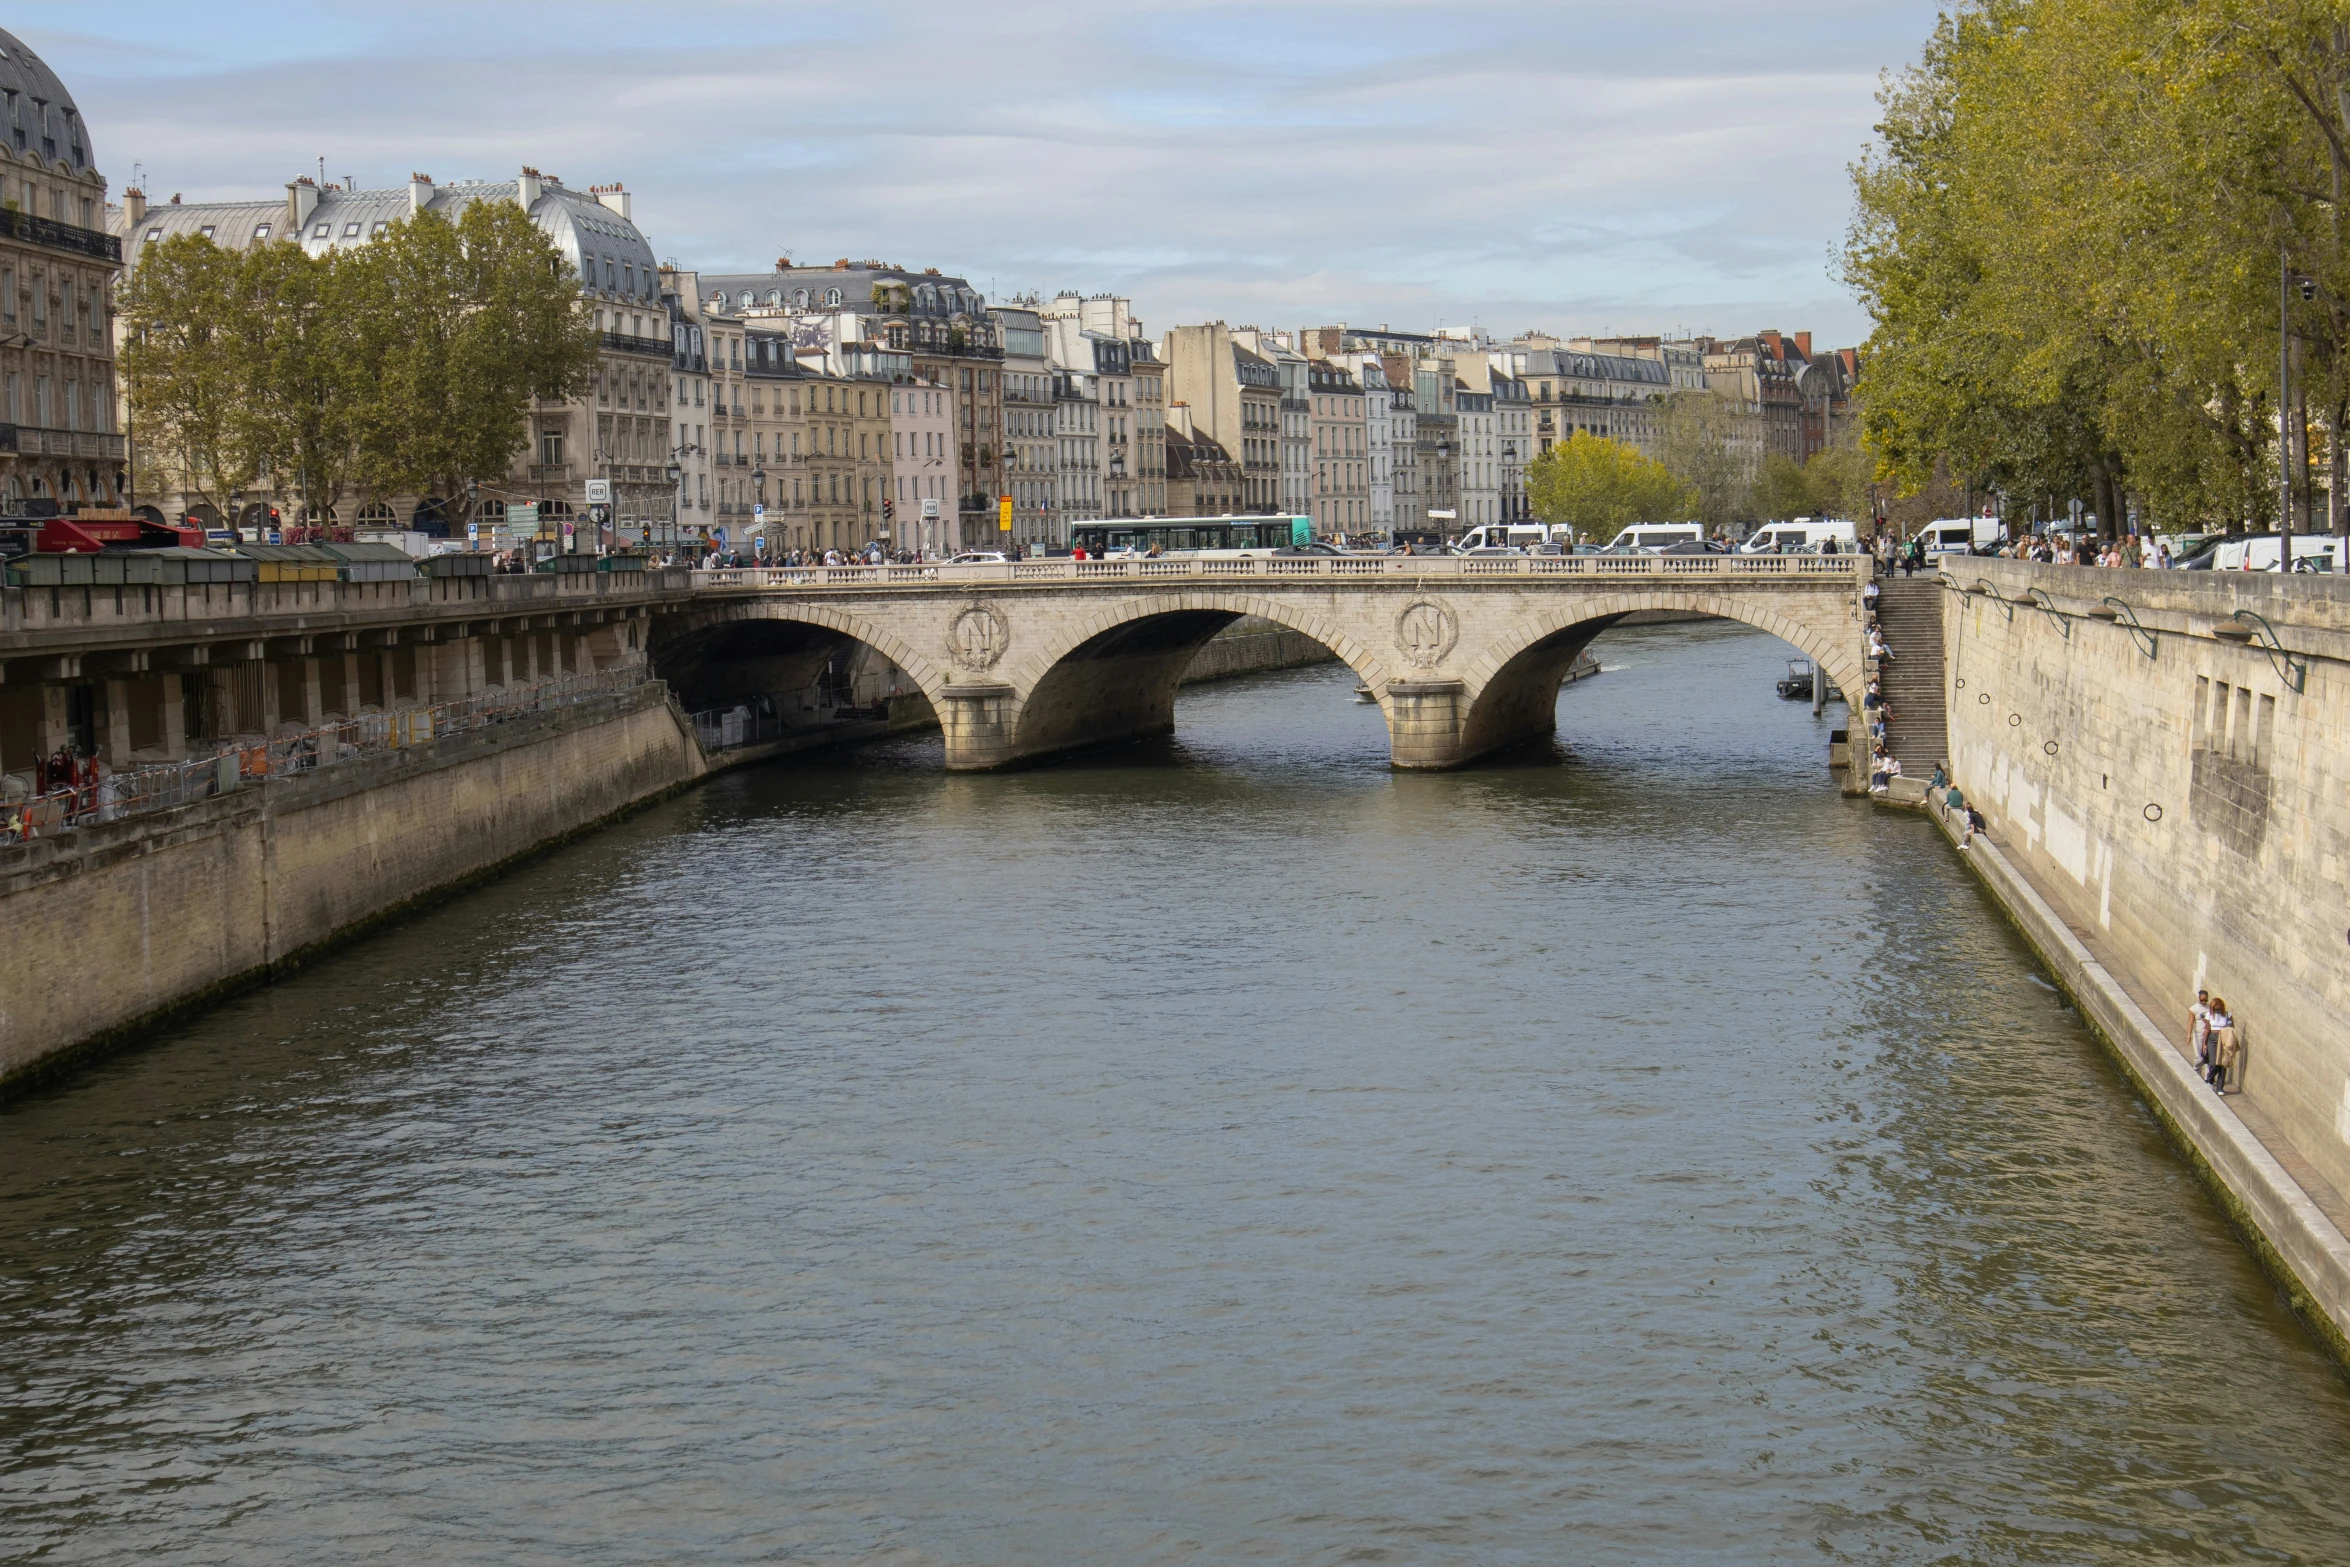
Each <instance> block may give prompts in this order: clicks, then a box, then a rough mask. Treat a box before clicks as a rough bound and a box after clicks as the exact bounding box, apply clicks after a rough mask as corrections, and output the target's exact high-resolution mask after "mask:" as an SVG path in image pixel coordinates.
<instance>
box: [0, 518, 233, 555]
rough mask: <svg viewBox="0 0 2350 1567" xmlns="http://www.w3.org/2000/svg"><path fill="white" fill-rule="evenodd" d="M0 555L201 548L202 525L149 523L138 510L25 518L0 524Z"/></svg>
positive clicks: (202, 543)
mask: <svg viewBox="0 0 2350 1567" xmlns="http://www.w3.org/2000/svg"><path fill="white" fill-rule="evenodd" d="M0 535H5V536H4V537H0V554H6V555H27V554H41V555H99V554H104V553H105V552H107V551H109V550H161V549H171V548H174V547H175V546H181V545H184V546H186V547H188V548H190V549H202V548H203V547H204V530H203V529H202V528H180V527H173V526H172V525H171V524H169V523H162V522H150V521H148V520H147V519H146V518H144V517H142V516H140V515H139V514H138V513H137V512H130V511H85V512H83V513H81V514H80V515H79V516H75V517H41V518H31V517H28V518H25V519H24V520H23V521H22V522H7V523H0Z"/></svg>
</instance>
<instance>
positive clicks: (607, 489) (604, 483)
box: [587, 479, 612, 506]
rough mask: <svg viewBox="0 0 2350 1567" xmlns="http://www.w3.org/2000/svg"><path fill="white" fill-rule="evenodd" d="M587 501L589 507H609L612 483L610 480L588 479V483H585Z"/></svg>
mask: <svg viewBox="0 0 2350 1567" xmlns="http://www.w3.org/2000/svg"><path fill="white" fill-rule="evenodd" d="M587 501H588V504H589V505H590V506H609V505H611V504H612V481H611V480H610V479H590V480H588V482H587Z"/></svg>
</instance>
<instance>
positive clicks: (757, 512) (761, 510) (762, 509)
mask: <svg viewBox="0 0 2350 1567" xmlns="http://www.w3.org/2000/svg"><path fill="white" fill-rule="evenodd" d="M751 515H752V516H754V517H756V518H758V519H759V520H760V521H761V522H765V521H766V520H767V503H766V502H765V501H761V502H759V503H758V504H757V505H755V506H753V507H752V508H751Z"/></svg>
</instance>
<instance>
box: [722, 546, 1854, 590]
mask: <svg viewBox="0 0 2350 1567" xmlns="http://www.w3.org/2000/svg"><path fill="white" fill-rule="evenodd" d="M1873 567H1874V562H1873V561H1872V560H1871V559H1870V558H1869V557H1868V556H1866V555H1502V556H1476V555H1244V556H1237V557H1221V556H1176V557H1170V558H1167V559H1163V560H1149V559H1143V558H1132V559H1121V560H1059V559H1055V560H1018V561H984V562H976V563H973V564H971V565H965V566H950V565H923V566H797V567H776V566H767V567H741V568H736V569H721V570H715V571H702V570H698V569H697V570H695V571H694V572H693V574H692V581H693V585H694V587H695V589H696V590H697V591H711V590H716V589H724V588H761V589H790V588H815V589H825V588H842V587H856V588H913V589H925V588H930V589H935V588H941V587H1019V586H1027V585H1032V584H1033V585H1059V584H1072V583H1083V584H1104V583H1121V584H1133V585H1136V586H1142V585H1145V584H1152V583H1164V584H1171V585H1172V584H1185V585H1188V584H1197V583H1203V582H1210V583H1226V582H1315V581H1320V582H1363V583H1390V584H1392V583H1398V582H1413V581H1420V582H1526V581H1581V582H1626V581H1630V582H1654V581H1665V582H1686V581H1692V580H1699V581H1729V582H1758V581H1770V580H1785V579H1788V578H1799V579H1802V580H1803V581H1805V582H1806V583H1814V584H1816V583H1821V582H1828V583H1840V582H1850V583H1852V584H1854V585H1855V586H1857V585H1858V584H1859V583H1861V582H1864V581H1866V580H1867V579H1868V577H1869V574H1870V572H1871V570H1872V569H1873Z"/></svg>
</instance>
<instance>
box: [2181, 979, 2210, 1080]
mask: <svg viewBox="0 0 2350 1567" xmlns="http://www.w3.org/2000/svg"><path fill="white" fill-rule="evenodd" d="M2187 1048H2188V1050H2189V1051H2190V1052H2191V1053H2192V1054H2193V1055H2194V1057H2195V1065H2196V1067H2197V1069H2198V1070H2200V1069H2203V1068H2207V1067H2209V1066H2210V1065H2211V992H2210V991H2208V990H2198V991H2196V992H2195V1004H2194V1005H2193V1006H2191V1007H2189V1008H2188V1009H2187Z"/></svg>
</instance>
